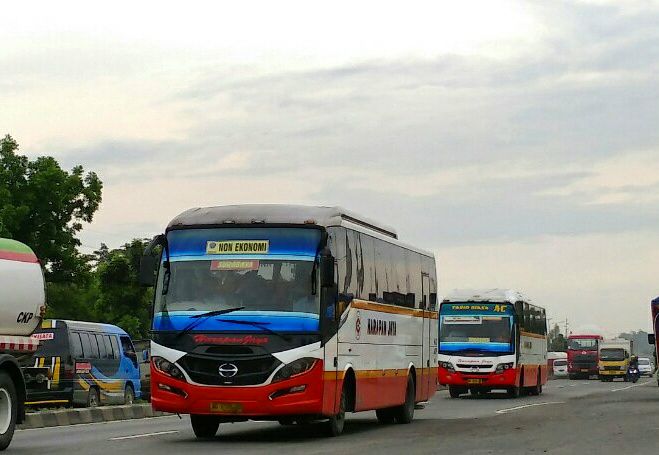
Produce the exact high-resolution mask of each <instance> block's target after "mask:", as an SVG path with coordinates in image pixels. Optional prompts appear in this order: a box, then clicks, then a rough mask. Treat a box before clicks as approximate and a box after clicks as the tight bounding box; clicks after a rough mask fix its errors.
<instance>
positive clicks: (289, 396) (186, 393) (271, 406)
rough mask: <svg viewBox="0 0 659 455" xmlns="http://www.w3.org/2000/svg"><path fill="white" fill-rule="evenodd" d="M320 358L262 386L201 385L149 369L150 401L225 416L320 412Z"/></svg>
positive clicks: (157, 406) (178, 410)
mask: <svg viewBox="0 0 659 455" xmlns="http://www.w3.org/2000/svg"><path fill="white" fill-rule="evenodd" d="M323 375H324V374H323V366H322V362H318V364H316V366H315V367H314V368H313V369H312V370H311V371H309V372H307V373H305V374H302V375H300V376H297V377H294V378H291V379H287V380H284V381H280V382H276V383H273V384H267V385H262V386H230V387H227V386H202V385H196V384H190V383H188V382H184V381H180V380H177V379H174V378H172V377H170V376H167V375H164V374H163V373H161V372H159V371H157V370H156V369H154V368H152V369H151V405H152V406H153V409H155V410H157V411H164V412H172V413H178V414H207V415H218V416H222V417H224V418H226V420H237V421H238V420H246V419H250V418H254V417H258V418H265V417H271V418H276V417H277V416H293V415H322V414H323V412H322V411H323V389H324V387H325V385H326V384H327V383H326V382H325V381H323Z"/></svg>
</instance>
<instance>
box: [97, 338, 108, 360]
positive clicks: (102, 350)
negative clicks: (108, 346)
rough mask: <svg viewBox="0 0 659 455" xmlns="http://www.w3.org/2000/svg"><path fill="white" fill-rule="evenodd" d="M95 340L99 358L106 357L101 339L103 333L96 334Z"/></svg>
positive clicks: (103, 342) (106, 353)
mask: <svg viewBox="0 0 659 455" xmlns="http://www.w3.org/2000/svg"><path fill="white" fill-rule="evenodd" d="M96 342H97V343H98V352H99V358H100V359H107V358H108V352H107V351H106V350H105V341H103V335H96Z"/></svg>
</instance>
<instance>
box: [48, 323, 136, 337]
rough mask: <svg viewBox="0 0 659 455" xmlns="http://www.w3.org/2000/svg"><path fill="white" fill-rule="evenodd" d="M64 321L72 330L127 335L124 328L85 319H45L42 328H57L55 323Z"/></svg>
mask: <svg viewBox="0 0 659 455" xmlns="http://www.w3.org/2000/svg"><path fill="white" fill-rule="evenodd" d="M60 323H64V325H65V326H66V327H68V328H69V329H74V330H84V331H88V332H99V333H100V332H102V333H113V334H117V335H128V334H127V333H126V331H125V330H124V329H122V328H121V327H117V326H116V325H112V324H102V323H100V322H85V321H68V320H62V319H46V320H44V321H43V322H42V324H41V327H40V328H42V329H49V328H50V329H53V328H57V324H60Z"/></svg>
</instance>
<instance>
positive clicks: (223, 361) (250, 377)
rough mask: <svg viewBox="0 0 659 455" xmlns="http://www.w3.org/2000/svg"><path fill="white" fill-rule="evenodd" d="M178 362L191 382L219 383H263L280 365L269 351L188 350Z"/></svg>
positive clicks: (230, 384)
mask: <svg viewBox="0 0 659 455" xmlns="http://www.w3.org/2000/svg"><path fill="white" fill-rule="evenodd" d="M178 363H179V365H181V366H182V367H183V369H184V370H185V371H186V372H187V373H188V375H190V379H192V380H193V381H194V382H196V383H198V384H205V385H222V386H232V385H235V386H241V385H258V384H263V383H264V382H265V381H266V380H267V379H268V378H269V377H270V375H271V374H272V373H273V372H274V371H275V369H276V368H277V367H278V366H279V365H281V362H280V361H279V360H277V359H276V358H275V357H273V356H271V355H263V356H255V357H246V356H236V357H234V356H222V357H219V356H213V357H209V356H203V357H202V356H195V355H191V354H188V355H186V356H184V357H183V358H181V360H179V362H178ZM234 372H235V373H234Z"/></svg>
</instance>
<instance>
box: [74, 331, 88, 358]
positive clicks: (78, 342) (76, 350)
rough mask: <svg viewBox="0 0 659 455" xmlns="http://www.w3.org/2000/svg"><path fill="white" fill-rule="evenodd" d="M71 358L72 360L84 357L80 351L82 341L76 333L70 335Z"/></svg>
mask: <svg viewBox="0 0 659 455" xmlns="http://www.w3.org/2000/svg"><path fill="white" fill-rule="evenodd" d="M71 356H72V357H73V359H74V360H75V359H81V358H83V357H84V356H85V355H84V352H83V351H82V340H81V339H80V334H79V333H78V332H72V333H71Z"/></svg>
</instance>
